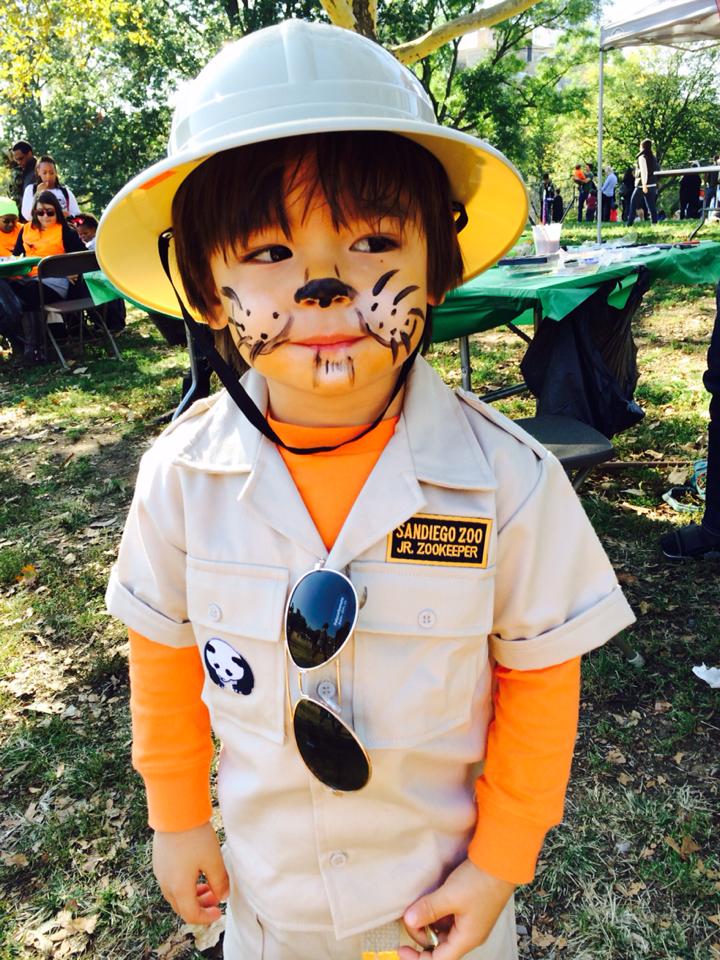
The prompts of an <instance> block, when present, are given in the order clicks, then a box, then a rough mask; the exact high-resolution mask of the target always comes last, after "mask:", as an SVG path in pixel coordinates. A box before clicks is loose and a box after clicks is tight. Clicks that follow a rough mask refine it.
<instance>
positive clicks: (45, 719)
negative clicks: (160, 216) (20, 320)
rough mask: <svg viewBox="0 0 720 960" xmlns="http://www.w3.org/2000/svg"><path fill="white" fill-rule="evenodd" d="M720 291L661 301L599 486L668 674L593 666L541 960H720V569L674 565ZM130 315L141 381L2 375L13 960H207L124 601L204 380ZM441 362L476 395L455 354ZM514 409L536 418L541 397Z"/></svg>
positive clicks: (127, 376) (489, 379)
mask: <svg viewBox="0 0 720 960" xmlns="http://www.w3.org/2000/svg"><path fill="white" fill-rule="evenodd" d="M617 229H618V228H613V232H614V231H616V230H617ZM620 229H622V228H620ZM638 232H639V233H641V234H642V237H643V239H644V238H645V237H646V236H648V237H649V236H656V237H657V236H660V237H661V239H663V240H666V239H679V238H683V237H684V236H686V235H687V232H689V231H688V229H687V227H686V225H685V224H683V225H682V229H681V227H680V225H679V224H663V225H661V230H660V231H659V232H658V233H655V234H651V233H650V227H648V226H645V225H642V224H641V225H639V228H638ZM713 232H714V233H715V234H716V235H718V234H720V229H718V228H715V230H714V231H713ZM593 233H594V227H592V225H590V226H588V227H577V226H573V227H568V230H567V236H568V237H571V238H572V239H573V240H579V239H582V238H585V237H587V238H590V237H591V236H592V235H593ZM707 235H708V236H710V235H711V234H710V233H708V234H707ZM564 236H565V234H564ZM712 292H713V291H712V288H711V286H710V285H707V286H698V287H678V286H671V285H669V284H666V283H658V284H656V285H654V286H653V288H652V289H651V291H650V292H649V294H648V295H647V296H646V298H645V302H644V304H643V306H642V308H641V310H640V312H639V315H638V316H637V318H636V321H635V337H636V341H637V343H638V346H639V365H640V373H641V377H640V383H639V386H638V389H637V393H636V397H637V399H638V400H639V402H640V403H641V404H642V406H643V407H644V409H645V410H646V418H645V420H644V421H643V422H642V423H641V424H640V425H638V426H637V427H635V428H633V429H632V430H629V431H627V432H626V433H625V434H622V435H621V436H619V437H618V438H616V446H617V449H618V459H619V460H620V461H622V465H620V466H617V465H616V466H608V467H607V469H605V470H598V471H596V472H595V473H594V474H593V475H592V476H591V478H590V480H589V481H588V482H587V483H586V485H585V486H584V488H583V490H582V499H583V503H584V505H585V508H586V510H587V511H588V514H589V515H590V517H591V519H592V521H593V523H594V525H595V528H596V530H597V532H598V534H599V536H600V538H601V540H602V541H603V544H604V545H605V547H606V549H607V550H608V552H609V554H610V556H611V558H612V560H613V562H614V564H615V566H616V569H617V571H618V575H619V577H620V579H621V581H622V583H623V585H624V588H625V590H626V592H627V595H628V597H629V599H630V601H631V603H632V604H633V607H634V609H635V611H636V613H637V615H638V622H637V624H636V625H635V626H634V627H633V628H632V629H631V630H629V631H627V632H626V634H625V636H626V638H627V640H628V641H629V642H630V643H631V644H632V645H633V646H635V647H636V648H638V649H640V650H641V651H642V652H643V655H644V656H645V658H646V666H645V668H644V670H642V671H636V670H634V669H633V668H632V667H629V666H628V665H627V664H626V663H625V662H624V659H623V657H622V654H621V653H620V652H619V650H618V649H617V648H616V647H614V646H612V645H610V646H607V647H605V648H603V649H601V650H599V651H595V652H593V653H592V654H590V655H589V656H588V657H586V658H585V661H584V671H583V676H584V698H583V707H582V712H581V728H580V739H579V744H578V750H577V754H576V759H575V765H574V775H573V780H572V785H571V789H570V793H569V797H568V803H567V815H566V820H565V823H564V824H563V825H562V826H560V827H559V828H557V829H555V830H554V831H552V833H551V835H550V837H549V839H548V841H547V843H546V846H545V848H544V851H543V854H542V858H541V863H540V867H539V870H538V875H537V878H536V880H535V882H534V883H533V884H532V885H530V886H528V887H526V888H524V889H522V890H521V891H520V892H519V896H518V924H519V932H520V955H521V957H523V958H530V957H533V958H538V960H539V958H543V960H554V958H568V960H580V958H582V960H634V958H637V957H642V958H648V960H674V958H683V960H685V958H687V960H690V958H692V960H720V856H719V855H718V854H719V851H720V844H719V843H718V837H719V836H720V823H719V822H718V810H719V809H720V804H719V802H718V801H719V797H718V793H719V792H720V791H719V790H718V783H719V780H718V765H719V760H718V744H719V743H720V738H719V737H718V734H719V732H720V709H719V706H720V696H719V693H718V691H714V690H711V689H710V688H709V687H708V686H707V685H705V684H704V683H702V682H701V681H700V680H698V679H697V678H696V677H695V676H693V674H692V673H691V668H692V666H693V665H695V664H699V663H702V662H703V661H705V662H706V663H708V664H709V665H711V664H712V665H719V664H720V641H719V639H718V638H719V637H720V612H719V610H718V606H719V599H720V591H719V590H718V574H720V563H719V562H706V563H693V564H689V565H681V566H672V565H668V564H667V563H665V562H663V561H662V560H661V558H660V556H659V553H658V550H657V538H658V536H659V535H660V534H661V533H662V532H664V531H665V530H667V529H669V528H670V527H671V525H672V524H682V523H685V522H686V521H687V519H688V518H687V517H686V516H685V515H682V514H679V513H675V512H673V511H672V510H671V509H670V508H669V507H668V506H666V505H665V504H664V503H663V501H662V499H661V497H662V494H663V492H664V491H665V490H667V489H668V487H670V486H671V485H673V484H674V483H677V482H678V479H677V477H678V476H679V474H678V472H677V471H678V470H679V471H680V472H681V473H683V474H686V475H687V474H689V473H690V470H691V466H692V463H693V461H694V460H696V459H698V458H699V457H701V456H703V453H704V450H705V443H706V428H707V394H705V392H704V390H703V388H702V383H701V375H702V372H703V370H704V360H705V353H706V350H707V344H708V340H709V336H710V331H711V329H712V323H713V315H714V298H713V296H712ZM130 318H131V322H130V323H129V326H128V329H127V330H126V332H125V333H124V334H123V336H122V337H121V341H120V345H121V348H122V353H123V360H122V362H121V363H117V362H116V361H113V360H110V359H107V358H106V357H105V355H104V354H103V352H102V351H101V350H100V349H99V348H91V349H90V350H89V351H88V354H87V355H86V357H85V358H84V359H81V360H79V361H78V362H77V364H76V366H75V369H74V372H73V373H72V374H63V373H62V372H61V371H60V369H59V367H57V366H50V367H46V368H42V369H36V370H32V371H31V372H24V371H20V370H17V369H13V368H11V367H10V365H9V363H8V362H7V361H6V360H3V359H2V358H0V449H1V450H2V460H1V461H0V473H1V479H2V490H3V498H2V501H1V502H0V678H1V679H0V711H1V712H2V718H3V722H2V734H1V737H0V769H1V770H2V781H1V784H0V795H1V796H0V960H11V958H13V960H14V958H24V957H28V958H36V957H41V956H45V957H69V956H82V957H92V958H98V960H100V958H111V960H139V958H154V957H164V958H172V960H180V958H183V960H189V958H192V957H199V956H201V954H200V953H199V952H198V949H197V948H196V946H194V945H193V936H192V934H191V932H189V931H181V929H180V928H181V926H182V924H181V922H180V921H178V920H177V919H176V918H175V917H174V916H173V915H172V913H171V912H170V910H169V908H168V907H166V905H165V903H164V901H163V900H162V897H161V896H160V894H159V892H158V891H157V889H156V888H155V885H154V881H153V878H152V873H151V869H150V846H149V839H150V837H149V832H148V830H147V827H146V826H145V809H144V799H143V794H142V789H141V787H140V783H139V780H138V778H137V777H136V776H135V775H134V774H133V772H132V771H131V769H130V765H129V741H130V726H129V718H128V709H127V702H128V675H127V661H126V653H127V647H126V642H125V638H124V630H123V628H122V627H121V625H120V624H118V623H116V622H114V621H113V620H111V619H110V618H109V617H108V615H107V614H106V613H105V610H104V602H103V594H104V589H105V583H106V581H107V576H108V571H109V568H110V565H111V563H112V561H113V558H114V556H115V553H116V548H117V543H118V539H119V535H120V532H121V530H122V525H123V522H124V517H125V513H126V511H127V507H128V504H129V500H130V496H131V494H132V489H133V482H134V477H135V472H136V468H137V462H138V459H139V457H140V455H141V453H142V452H143V450H144V449H145V448H146V447H147V445H148V444H149V443H150V442H151V441H152V439H153V437H155V436H156V435H157V433H158V432H159V431H160V429H161V425H160V423H159V418H161V417H162V415H163V414H164V413H166V412H167V411H169V410H171V409H172V408H173V407H174V406H175V405H176V403H177V402H178V400H179V390H180V380H181V376H182V373H183V371H184V369H185V359H184V357H183V354H182V352H181V351H180V350H177V349H174V348H169V347H167V346H166V345H165V343H164V341H163V340H162V339H161V337H160V336H159V334H158V333H157V332H156V330H155V328H154V327H153V326H152V325H151V324H150V323H149V322H148V321H147V319H146V318H145V317H144V316H143V315H142V314H140V313H139V312H136V311H131V312H130ZM523 349H524V346H523V344H522V343H521V341H520V340H519V339H518V338H516V337H514V336H512V335H511V334H510V333H506V332H502V331H491V332H489V333H487V334H484V335H482V336H480V337H476V338H474V339H473V342H472V353H473V359H474V370H475V380H474V388H475V389H477V390H478V391H479V392H480V391H482V389H483V384H484V383H492V385H493V386H498V385H502V384H503V383H512V382H515V381H516V380H517V363H518V361H519V359H520V356H521V354H522V351H523ZM431 360H432V362H433V363H434V364H436V366H437V367H438V369H439V370H440V371H441V373H442V375H443V376H444V377H445V378H446V380H447V381H448V382H449V383H451V384H453V385H455V384H458V383H459V382H460V368H459V357H458V351H457V345H456V344H455V343H446V344H442V345H439V346H438V347H436V348H435V349H434V351H433V353H432V354H431ZM499 406H500V407H501V409H504V410H505V412H507V413H509V414H511V415H513V416H519V415H522V414H527V413H529V412H531V410H532V403H531V401H529V400H528V399H527V398H513V399H512V400H508V401H505V402H503V403H502V404H500V405H499ZM633 461H636V462H633ZM666 461H673V463H672V464H667V463H666ZM671 475H672V478H671ZM558 534H559V535H562V532H561V531H558Z"/></svg>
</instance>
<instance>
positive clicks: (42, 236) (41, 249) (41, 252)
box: [22, 222, 65, 277]
mask: <svg viewBox="0 0 720 960" xmlns="http://www.w3.org/2000/svg"><path fill="white" fill-rule="evenodd" d="M22 244H23V249H24V251H25V256H26V257H51V256H53V255H54V254H57V253H65V245H64V244H63V237H62V227H61V226H60V224H59V223H53V224H52V226H50V227H45V229H44V230H39V229H38V228H37V227H34V226H33V225H32V222H30V223H25V224H23V228H22ZM37 272H38V271H37V267H34V268H33V269H32V270H31V271H30V273H29V274H28V276H30V277H35V276H37Z"/></svg>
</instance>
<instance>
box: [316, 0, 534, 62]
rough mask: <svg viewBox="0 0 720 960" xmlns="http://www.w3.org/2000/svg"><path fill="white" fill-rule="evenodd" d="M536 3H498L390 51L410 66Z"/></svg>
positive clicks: (523, 0) (520, 0)
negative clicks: (453, 42) (453, 41)
mask: <svg viewBox="0 0 720 960" xmlns="http://www.w3.org/2000/svg"><path fill="white" fill-rule="evenodd" d="M331 2H332V0H322V3H323V6H324V7H325V9H327V7H328V4H330V3H331ZM536 3H538V0H500V2H499V3H495V4H493V5H492V6H491V7H486V8H484V9H483V10H476V11H475V12H473V13H468V14H466V15H465V16H464V17H458V18H457V19H455V20H451V21H450V22H449V23H442V24H440V26H438V27H435V28H434V29H432V30H430V31H428V33H426V34H424V35H423V36H422V37H417V38H416V39H415V40H409V41H408V42H407V43H400V44H398V45H397V46H395V47H390V51H391V53H394V54H395V56H396V57H397V58H398V60H399V61H400V63H404V64H405V65H406V66H410V65H411V64H413V63H417V61H418V60H422V59H423V58H424V57H427V56H429V55H430V54H431V53H434V52H435V50H437V49H438V48H439V47H442V46H444V45H445V44H446V43H449V42H450V41H451V40H455V39H457V38H458V37H462V36H464V35H465V34H466V33H472V32H473V31H474V30H479V29H480V28H481V27H492V26H494V25H495V24H496V23H501V22H502V21H503V20H507V19H508V18H509V17H514V16H517V14H519V13H522V12H523V11H524V10H528V9H529V8H530V7H534V6H535V4H536Z"/></svg>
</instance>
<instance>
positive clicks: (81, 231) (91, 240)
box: [68, 213, 98, 250]
mask: <svg viewBox="0 0 720 960" xmlns="http://www.w3.org/2000/svg"><path fill="white" fill-rule="evenodd" d="M68 223H69V224H70V226H71V227H75V229H76V230H77V234H78V236H79V237H80V239H81V240H82V242H83V243H84V244H85V246H86V247H87V249H88V250H94V249H95V234H96V233H97V227H98V222H97V220H96V219H95V217H93V215H92V214H90V213H80V214H78V216H77V217H70V218H69V219H68Z"/></svg>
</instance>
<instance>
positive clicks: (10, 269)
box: [0, 257, 40, 280]
mask: <svg viewBox="0 0 720 960" xmlns="http://www.w3.org/2000/svg"><path fill="white" fill-rule="evenodd" d="M36 263H40V257H20V258H19V259H17V260H0V277H4V278H5V279H6V280H7V278H8V277H21V276H23V274H26V273H30V271H31V270H32V268H33V267H34V266H35V264H36Z"/></svg>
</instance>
